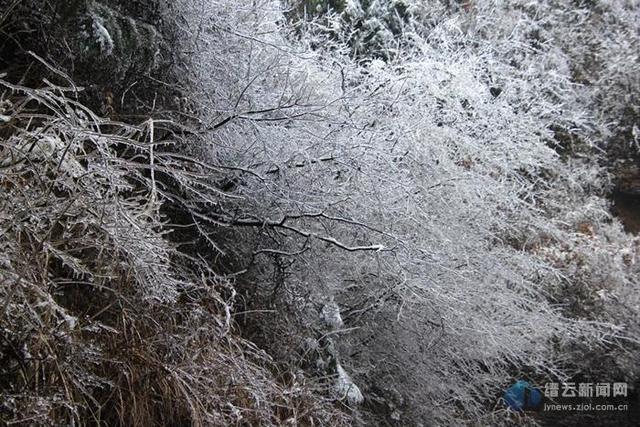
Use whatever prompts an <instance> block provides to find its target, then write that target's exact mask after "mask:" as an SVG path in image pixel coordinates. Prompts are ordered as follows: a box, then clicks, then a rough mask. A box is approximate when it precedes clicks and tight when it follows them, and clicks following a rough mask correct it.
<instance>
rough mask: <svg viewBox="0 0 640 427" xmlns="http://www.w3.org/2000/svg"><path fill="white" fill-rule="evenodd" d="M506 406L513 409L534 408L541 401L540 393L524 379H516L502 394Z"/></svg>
mask: <svg viewBox="0 0 640 427" xmlns="http://www.w3.org/2000/svg"><path fill="white" fill-rule="evenodd" d="M502 398H503V399H504V401H505V403H506V404H507V406H508V407H509V408H510V409H512V410H514V411H524V410H527V409H535V408H537V407H538V406H540V404H541V403H542V393H540V390H538V389H537V388H535V387H534V386H532V385H531V384H530V383H529V382H527V381H524V380H519V381H517V382H516V383H515V384H514V385H512V386H511V387H509V388H508V389H507V390H506V391H505V392H504V395H503V396H502Z"/></svg>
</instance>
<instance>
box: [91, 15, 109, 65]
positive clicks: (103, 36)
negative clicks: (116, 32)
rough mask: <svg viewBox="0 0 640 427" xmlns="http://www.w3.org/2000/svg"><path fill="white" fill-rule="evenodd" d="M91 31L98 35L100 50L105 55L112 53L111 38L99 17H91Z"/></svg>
mask: <svg viewBox="0 0 640 427" xmlns="http://www.w3.org/2000/svg"><path fill="white" fill-rule="evenodd" d="M93 31H94V33H95V34H96V36H97V37H98V44H99V45H100V51H101V52H102V53H103V54H105V55H107V56H109V55H111V54H112V53H113V39H112V38H111V34H109V31H108V30H107V29H106V28H105V26H104V25H102V23H101V22H100V20H99V18H94V19H93Z"/></svg>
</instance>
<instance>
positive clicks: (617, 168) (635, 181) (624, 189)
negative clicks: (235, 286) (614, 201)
mask: <svg viewBox="0 0 640 427" xmlns="http://www.w3.org/2000/svg"><path fill="white" fill-rule="evenodd" d="M611 171H612V173H613V175H614V177H615V182H616V189H617V191H618V192H620V193H624V194H628V195H634V196H638V197H640V162H639V160H638V159H634V158H627V159H622V160H618V161H616V162H615V163H614V165H613V167H612V168H611Z"/></svg>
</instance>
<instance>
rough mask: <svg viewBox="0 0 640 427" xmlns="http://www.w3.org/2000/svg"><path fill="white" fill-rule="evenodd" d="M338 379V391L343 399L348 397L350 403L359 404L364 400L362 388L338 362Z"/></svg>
mask: <svg viewBox="0 0 640 427" xmlns="http://www.w3.org/2000/svg"><path fill="white" fill-rule="evenodd" d="M337 371H338V379H337V380H336V392H337V393H338V394H339V395H340V398H341V399H344V398H345V397H346V398H347V402H349V404H350V405H359V404H361V403H362V402H363V401H364V397H363V396H362V392H360V388H358V386H357V385H355V384H354V382H353V380H352V379H351V377H350V376H349V374H347V372H346V371H345V370H344V369H343V368H342V365H340V364H339V363H338V367H337Z"/></svg>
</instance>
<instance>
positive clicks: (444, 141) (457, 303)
mask: <svg viewBox="0 0 640 427" xmlns="http://www.w3.org/2000/svg"><path fill="white" fill-rule="evenodd" d="M598 3H601V4H602V7H601V8H600V9H598V8H594V7H593V6H592V2H589V3H588V4H587V3H586V2H585V4H584V5H582V3H581V2H575V1H568V0H567V1H563V0H562V1H561V0H548V1H542V2H530V1H524V0H522V1H520V0H517V1H513V2H497V1H489V0H486V1H482V0H477V1H465V2H459V1H456V2H454V1H441V2H422V1H417V0H415V1H409V0H403V1H381V0H377V1H362V2H359V1H356V0H348V1H344V2H342V1H329V2H326V1H305V2H295V3H292V2H280V1H275V0H257V1H254V2H251V3H250V4H249V3H246V4H245V3H243V4H239V3H238V2H236V1H233V0H180V1H178V2H175V4H174V5H173V9H172V14H169V13H166V16H165V20H166V21H167V25H173V26H174V27H175V28H177V30H176V32H177V34H178V36H179V39H180V40H181V42H180V45H178V46H175V52H174V54H175V57H176V58H177V59H179V61H178V62H177V64H176V65H175V67H176V70H175V73H174V74H172V75H175V76H179V81H177V82H176V83H175V86H179V89H180V94H181V95H184V97H182V98H181V99H179V100H178V104H179V105H180V108H181V111H180V115H181V116H182V117H183V118H184V121H185V122H186V124H185V123H180V124H177V123H168V122H167V121H157V120H152V119H149V120H145V121H143V122H142V123H141V124H139V125H124V124H121V123H115V122H111V121H109V120H106V119H101V118H98V117H96V116H94V115H93V114H92V113H91V112H90V111H88V110H86V109H84V108H83V107H82V106H80V105H79V104H78V103H77V102H75V101H74V100H73V99H71V98H72V96H73V90H72V89H66V88H65V87H54V86H52V85H50V84H49V86H47V87H45V88H43V89H38V90H35V89H27V88H24V87H22V86H16V85H11V84H10V83H8V82H3V84H4V85H5V86H6V87H7V88H8V92H6V93H8V94H9V95H3V96H2V100H1V101H2V102H0V108H2V110H0V126H1V127H0V130H2V133H1V134H0V136H2V138H3V139H2V145H1V146H0V147H2V150H0V159H2V163H0V168H1V169H0V173H1V175H0V185H2V186H3V188H6V191H5V192H3V193H2V194H1V195H0V197H1V199H0V200H1V201H2V211H1V212H2V215H3V216H2V217H0V221H1V222H0V223H1V224H2V231H3V234H0V245H1V246H0V247H1V248H2V249H3V251H2V252H3V255H2V256H1V257H0V263H1V264H0V266H2V274H3V277H2V280H3V285H2V287H0V291H1V292H2V297H3V300H4V301H6V304H5V307H7V309H6V310H5V312H4V313H3V314H2V316H4V317H3V318H2V328H3V329H2V331H3V335H5V336H7V337H9V338H7V339H5V341H6V342H7V343H10V345H9V344H8V345H6V346H5V347H4V348H3V350H2V351H3V357H6V358H9V359H10V362H11V363H10V364H8V365H7V366H8V368H6V370H7V372H6V373H5V374H4V375H3V376H6V377H7V378H10V382H9V385H10V387H14V389H12V390H14V391H12V392H11V394H10V395H8V397H7V398H5V399H4V402H3V405H4V406H5V407H7V408H9V409H8V411H9V414H10V415H9V417H8V419H9V420H11V421H14V420H17V417H18V414H28V415H29V416H31V417H46V416H49V417H51V419H53V420H54V421H55V422H57V423H71V422H73V421H74V420H75V421H77V422H80V421H81V420H82V419H83V417H84V416H87V414H89V413H91V412H92V411H94V410H96V409H97V408H100V407H104V408H106V409H108V410H109V411H110V413H112V414H115V415H113V418H108V417H109V415H107V414H106V413H105V414H103V413H100V412H99V413H98V415H95V417H107V419H104V420H103V419H96V421H97V422H101V421H106V422H107V423H109V422H112V423H115V422H120V423H121V424H144V423H148V422H150V420H151V421H153V422H156V423H160V424H162V423H165V424H168V423H176V424H177V423H191V424H196V425H225V424H227V425H228V424H242V423H245V424H252V425H254V424H255V425H259V424H262V425H277V424H282V423H290V424H293V425H296V424H300V425H340V424H341V423H343V424H347V423H359V422H364V423H367V424H370V425H384V424H390V425H464V424H468V423H471V422H475V423H478V424H481V425H501V424H503V425H510V423H511V422H512V421H511V419H510V414H509V413H508V412H507V411H506V410H503V408H502V407H501V406H499V405H496V403H497V397H496V396H498V395H499V394H500V392H501V391H503V390H504V388H505V387H506V386H507V385H508V384H509V383H510V382H512V380H513V379H514V376H516V375H519V376H523V375H524V376H527V377H528V379H529V380H531V381H532V382H534V383H535V382H539V383H541V382H545V381H546V380H551V381H556V380H558V379H561V380H563V379H567V378H569V377H570V376H571V375H572V374H573V373H574V372H575V371H576V370H577V369H580V368H581V367H583V365H584V364H581V361H580V360H578V357H579V356H578V355H579V354H580V353H579V351H581V350H584V349H588V351H591V352H594V353H596V352H602V353H603V354H605V353H606V354H607V357H609V358H610V359H609V360H610V361H611V360H613V361H614V362H616V365H615V369H616V370H618V372H622V373H623V374H624V375H627V379H628V381H629V382H633V381H635V380H636V375H637V372H635V371H634V368H633V366H632V365H633V363H634V362H635V361H634V360H633V357H629V356H628V355H627V354H629V353H630V352H629V351H628V350H629V349H634V348H635V347H634V346H636V345H637V344H638V336H639V335H638V332H639V330H640V329H639V328H640V326H639V325H638V301H637V295H638V293H637V290H638V281H637V273H638V271H637V270H638V268H637V266H638V262H637V257H638V246H637V239H633V238H631V237H629V236H628V235H626V234H625V233H623V232H622V231H621V229H620V226H619V224H617V223H616V222H615V221H613V220H612V219H611V217H610V215H609V214H608V213H607V208H608V207H607V203H606V200H604V199H602V194H603V193H605V192H606V191H607V190H608V188H609V187H610V179H609V178H608V176H607V175H606V173H605V171H604V170H603V168H602V167H601V166H600V165H599V164H598V160H599V158H598V157H597V156H598V155H597V153H598V149H599V148H601V147H603V146H605V145H606V144H605V143H606V141H607V138H608V135H609V134H610V132H608V130H609V128H610V126H611V123H610V117H611V116H614V115H616V114H618V113H617V111H618V110H617V109H616V108H618V107H616V105H617V103H616V95H620V92H622V91H623V90H625V88H632V87H635V81H634V80H633V78H634V77H632V76H631V74H630V73H632V72H633V71H634V70H635V69H636V63H635V62H633V61H630V62H631V64H630V65H629V66H626V65H621V64H622V63H624V58H627V57H629V58H632V56H633V55H632V52H633V46H635V44H634V43H635V41H633V42H629V43H630V44H629V45H628V46H626V47H624V48H622V49H620V50H618V51H616V52H617V53H616V52H614V53H607V55H609V56H607V58H609V59H608V62H607V61H605V63H600V62H599V61H600V58H601V56H600V57H598V56H597V55H596V57H594V58H589V56H588V55H589V54H590V52H592V46H600V47H599V49H603V48H604V47H606V46H607V43H609V41H607V37H606V35H605V34H606V33H605V32H604V25H601V24H602V23H601V22H599V21H598V16H600V17H601V18H602V19H604V20H605V22H608V21H607V20H608V19H610V20H612V22H615V23H616V24H615V25H616V26H617V27H616V28H619V30H620V31H618V32H617V33H616V34H617V35H616V36H615V39H616V40H618V41H619V42H622V41H623V40H624V37H623V35H622V34H624V31H623V30H625V29H627V28H629V29H630V28H635V27H634V25H636V24H635V23H634V22H633V19H632V16H634V14H637V10H638V7H637V4H636V2H633V1H630V2H626V3H625V4H624V5H623V6H615V5H613V3H612V2H598ZM307 6H308V7H307ZM584 23H589V25H583V24H584ZM574 30H575V31H577V34H578V36H577V37H578V38H577V39H576V41H575V43H573V42H572V41H571V39H569V37H568V35H567V34H568V33H569V32H571V31H574ZM625 31H626V30H625ZM629 33H631V31H630V30H629ZM634 40H635V39H634ZM603 52H604V51H603ZM603 54H604V53H603ZM590 73H599V74H598V78H597V79H595V81H591V78H590V77H589V76H587V74H590ZM625 79H628V80H629V82H627V80H625ZM627 83H628V84H627ZM174 89H175V88H174ZM61 91H62V92H64V91H67V92H66V93H67V96H64V95H62V94H61ZM607 91H611V92H612V93H609V92H607ZM634 102H635V101H634V98H633V97H631V98H630V101H629V105H631V106H633V105H634ZM32 106H33V108H34V109H36V107H37V110H38V111H37V112H36V113H34V112H33V111H32V110H31V107H32ZM26 107H29V108H26ZM625 111H626V110H625ZM607 117H609V118H607ZM7 123H8V124H7ZM5 129H9V131H8V132H6V133H5ZM161 129H162V130H161ZM631 129H632V130H633V126H631ZM159 135H162V136H161V137H160V136H159ZM569 143H570V144H571V145H570V146H569V145H568V144H569ZM12 201H13V202H14V203H13V204H10V202H12ZM16 202H18V203H16ZM5 230H6V231H5ZM5 276H6V277H5ZM11 283H16V284H18V285H21V286H22V288H18V289H19V291H15V290H14V287H12V286H10V285H9V284H11ZM5 284H6V285H5ZM15 292H18V293H17V294H16V293H15ZM107 295H108V296H107ZM87 301H89V302H87ZM81 303H82V304H81ZM42 319H45V320H46V321H43V320H42ZM5 325H6V326H5ZM30 325H31V326H30ZM32 325H35V327H33V326H32ZM34 328H35V329H34ZM236 331H239V332H240V333H241V334H242V335H243V337H242V338H239V337H238V336H237V335H236V334H235V332H236ZM68 348H73V349H76V352H69V351H68ZM265 351H266V353H265ZM5 355H8V356H5ZM583 355H584V354H583ZM38 363H43V364H44V365H43V366H44V368H43V369H45V372H46V375H45V376H44V377H40V376H24V375H23V376H22V377H21V376H20V372H23V371H27V372H32V371H33V372H36V371H37V369H32V367H33V366H35V365H34V364H38ZM25 366H27V368H25ZM38 366H40V365H38ZM611 369H614V368H611ZM618 372H616V374H617V373H618ZM598 379H601V378H598ZM43 385H46V386H47V388H46V389H47V390H51V391H52V392H51V393H50V394H43V393H40V390H43V388H42V386H43ZM20 387H22V388H24V390H27V391H28V392H27V393H19V392H18V391H16V390H18V389H20ZM149 390H151V392H149ZM112 396H117V398H112ZM105 402H107V403H105ZM52 408H53V412H50V411H51V410H52ZM168 408H169V409H168ZM47 413H49V414H53V415H46V414H47ZM3 416H4V415H3ZM34 419H36V418H34ZM37 419H40V418H37Z"/></svg>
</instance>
